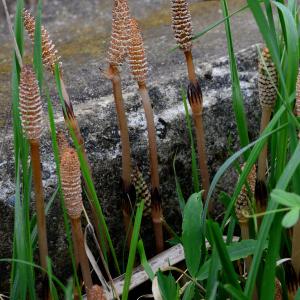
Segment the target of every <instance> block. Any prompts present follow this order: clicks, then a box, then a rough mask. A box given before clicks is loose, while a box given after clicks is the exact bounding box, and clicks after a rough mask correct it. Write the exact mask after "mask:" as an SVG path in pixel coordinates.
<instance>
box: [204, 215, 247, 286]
mask: <svg viewBox="0 0 300 300" xmlns="http://www.w3.org/2000/svg"><path fill="white" fill-rule="evenodd" d="M207 230H208V232H209V235H210V236H211V237H212V239H213V248H214V247H216V249H217V252H218V255H219V259H220V261H221V264H222V266H223V268H224V271H225V272H226V277H225V280H226V282H227V283H229V284H231V285H232V286H233V287H235V288H236V289H237V290H238V291H241V287H240V285H239V283H238V277H237V274H236V273H235V270H234V267H233V264H232V262H231V260H230V257H229V254H228V251H227V249H226V246H225V243H224V241H223V238H222V234H221V230H220V228H219V225H218V224H217V223H215V222H213V221H211V220H209V221H207Z"/></svg>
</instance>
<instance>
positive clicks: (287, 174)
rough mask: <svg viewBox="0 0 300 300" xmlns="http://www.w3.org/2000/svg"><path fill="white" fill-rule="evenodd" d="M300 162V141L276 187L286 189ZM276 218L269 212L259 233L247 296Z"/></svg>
mask: <svg viewBox="0 0 300 300" xmlns="http://www.w3.org/2000/svg"><path fill="white" fill-rule="evenodd" d="M299 164H300V143H298V146H297V148H296V149H295V151H294V153H293V155H292V157H291V159H290V160H289V162H288V163H287V166H286V168H285V169H284V172H283V174H282V175H281V177H280V179H279V180H278V182H277V185H276V188H278V189H283V190H285V189H286V188H287V186H288V184H289V182H290V180H291V178H292V176H293V174H294V172H295V171H296V170H297V167H298V166H299ZM277 207H278V204H277V203H276V202H275V201H274V200H272V199H271V200H270V201H269V205H268V209H267V210H275V209H277ZM273 220H274V214H268V215H266V216H265V217H264V218H263V220H262V224H261V228H260V231H259V233H258V237H257V239H258V241H259V243H258V245H257V248H256V250H255V253H254V256H253V261H252V264H251V268H250V272H249V275H248V280H247V282H246V287H245V295H246V296H247V297H251V295H252V292H253V288H254V285H255V280H256V277H257V273H258V269H259V266H260V263H261V258H262V254H263V250H264V249H263V244H264V243H265V242H266V240H267V238H268V234H269V231H270V228H271V225H272V222H273Z"/></svg>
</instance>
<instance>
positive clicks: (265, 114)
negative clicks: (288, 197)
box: [257, 107, 272, 182]
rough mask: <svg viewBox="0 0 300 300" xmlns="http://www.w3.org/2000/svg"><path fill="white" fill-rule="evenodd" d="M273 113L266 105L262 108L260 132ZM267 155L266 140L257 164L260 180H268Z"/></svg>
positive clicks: (258, 178)
mask: <svg viewBox="0 0 300 300" xmlns="http://www.w3.org/2000/svg"><path fill="white" fill-rule="evenodd" d="M271 114H272V109H270V108H266V107H263V108H262V115H261V123H260V133H262V132H263V131H264V129H265V128H266V127H267V125H268V123H269V121H270V118H271ZM267 156H268V143H267V142H266V144H265V146H264V148H263V149H262V151H261V153H260V155H259V158H258V166H257V180H258V181H263V182H265V181H266V170H267Z"/></svg>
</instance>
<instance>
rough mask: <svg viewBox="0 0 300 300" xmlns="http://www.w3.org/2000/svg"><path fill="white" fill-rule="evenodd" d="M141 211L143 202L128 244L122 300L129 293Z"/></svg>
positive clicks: (138, 210) (138, 209) (137, 212)
mask: <svg viewBox="0 0 300 300" xmlns="http://www.w3.org/2000/svg"><path fill="white" fill-rule="evenodd" d="M143 210H144V201H143V200H142V202H141V203H140V205H139V206H138V208H137V211H136V215H135V220H134V225H133V230H132V238H131V242H130V249H129V255H128V262H127V267H126V272H125V282H124V287H123V293H122V300H127V299H128V293H129V286H130V281H131V276H132V270H133V267H134V261H135V253H136V248H137V243H138V239H139V232H140V228H141V223H142V217H143Z"/></svg>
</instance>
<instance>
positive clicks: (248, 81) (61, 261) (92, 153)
mask: <svg viewBox="0 0 300 300" xmlns="http://www.w3.org/2000/svg"><path fill="white" fill-rule="evenodd" d="M237 61H238V66H239V75H240V81H241V88H242V93H243V96H244V101H245V109H246V113H247V119H248V125H249V136H250V139H251V140H253V139H255V138H256V137H257V135H258V129H259V117H260V109H259V105H258V93H257V80H256V77H257V50H256V46H253V47H250V48H248V49H246V50H243V51H241V52H239V53H238V54H237ZM196 71H197V73H198V74H200V79H201V83H202V90H203V97H204V123H205V124H204V126H205V131H206V144H207V152H208V164H209V171H210V175H211V179H212V178H213V176H214V174H215V173H216V171H217V170H218V168H219V167H220V165H221V164H222V163H223V162H224V161H225V160H226V158H228V157H229V156H230V154H231V153H232V152H234V151H236V150H237V149H238V148H239V144H238V137H237V130H236V124H235V120H234V114H233V111H232V102H231V82H230V71H229V65H228V59H227V58H226V57H223V58H220V59H218V60H215V61H213V62H208V63H202V64H200V63H199V61H197V60H196ZM186 84H187V79H186V70H185V66H182V67H181V68H180V69H178V70H177V71H176V73H175V72H174V73H171V74H169V76H168V77H167V76H163V77H162V78H159V80H156V81H151V82H149V84H148V87H149V94H150V98H151V100H152V103H153V109H154V114H155V124H156V130H157V142H158V154H159V166H160V179H161V191H162V201H163V211H164V215H165V219H166V220H167V222H168V223H169V224H170V225H171V226H172V227H174V228H175V229H178V228H179V227H180V226H181V221H180V210H179V206H178V200H177V195H176V190H175V179H174V174H173V167H172V164H173V160H174V157H175V154H176V169H177V176H178V178H179V180H180V183H181V186H182V189H183V192H184V195H185V197H186V198H187V197H188V195H189V194H190V193H191V192H192V178H191V160H190V157H191V155H190V142H189V136H188V130H187V126H186V122H185V115H184V107H183V103H182V98H181V89H185V86H186ZM124 86H125V88H124V100H125V104H126V111H127V116H128V123H129V131H130V141H131V146H132V155H133V158H134V162H135V163H137V164H139V165H140V166H141V167H142V170H143V173H144V175H145V177H146V180H147V181H148V182H149V175H148V172H149V165H148V149H147V133H146V123H145V118H144V114H143V110H142V105H141V102H140V98H139V95H138V92H137V87H136V86H135V85H133V83H130V84H125V85H124ZM74 110H75V114H76V115H77V118H78V120H79V124H80V127H81V131H82V134H83V136H84V139H85V145H86V149H87V153H88V157H89V159H90V161H91V165H92V170H93V176H94V180H95V186H96V189H97V193H98V196H99V199H100V202H101V205H102V207H103V210H104V213H105V216H106V220H107V223H108V226H109V230H110V233H111V236H112V239H113V242H114V245H115V246H116V248H117V252H118V254H120V257H121V255H122V251H123V248H124V238H125V234H124V233H123V226H122V221H121V220H122V216H121V210H120V207H119V199H120V167H121V145H120V137H119V131H118V125H117V120H116V113H115V109H114V103H113V98H112V95H108V96H104V97H99V98H98V97H97V98H91V99H86V100H85V102H84V103H77V104H75V105H74ZM55 118H56V123H57V126H58V127H64V124H63V118H62V114H61V112H60V110H57V111H56V115H55ZM48 126H49V125H48V120H47V118H46V110H45V130H44V135H43V138H42V141H41V144H42V164H43V180H44V181H43V184H44V187H45V191H46V198H47V200H48V199H49V198H50V196H51V195H52V193H53V192H54V191H55V189H56V186H57V179H56V175H55V164H54V161H53V154H52V148H51V147H52V146H51V139H50V133H49V129H48ZM13 170H14V162H13V145H12V136H11V133H10V134H9V136H8V137H7V142H6V143H5V157H4V158H1V160H0V220H1V222H0V241H1V245H0V257H1V258H3V257H11V250H12V249H11V246H12V239H13V221H14V218H13V213H14V195H13V194H14V189H15V187H14V174H13V172H14V171H13ZM236 178H237V177H236V174H235V172H234V170H232V169H231V170H229V171H228V173H227V174H226V176H224V178H222V180H221V182H220V183H219V185H218V187H217V189H218V190H219V191H220V190H224V191H227V192H229V193H230V192H231V191H232V189H233V187H234V184H235V181H236ZM217 194H218V193H215V196H214V198H215V199H217V197H216V195H217ZM217 207H218V205H217ZM217 211H218V212H220V210H219V209H217ZM47 224H48V227H47V228H48V239H49V250H50V251H49V254H50V257H51V258H52V259H53V262H54V270H56V271H57V275H58V276H61V275H62V274H64V276H66V275H67V274H69V272H70V264H69V261H68V260H67V259H66V257H67V245H66V237H65V233H64V226H63V221H62V213H61V208H60V204H59V199H58V197H57V199H55V202H54V205H53V207H52V208H51V210H50V212H49V215H48V216H47ZM143 226H144V228H146V229H143V237H144V238H145V243H146V245H147V250H148V252H150V253H151V250H152V245H153V243H152V240H153V236H152V231H151V221H150V219H145V220H144V225H143ZM0 274H1V276H2V274H6V275H8V274H9V266H7V265H5V266H4V265H0ZM0 290H1V286H0Z"/></svg>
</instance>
